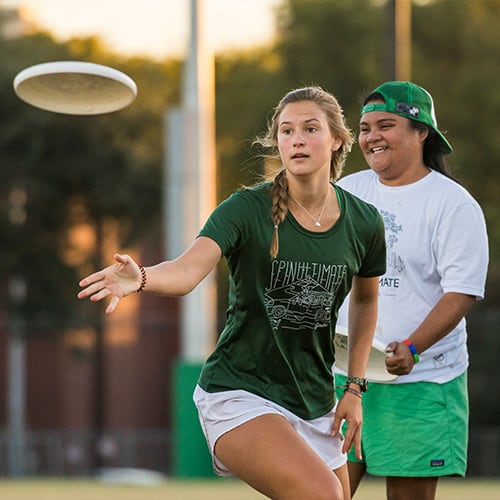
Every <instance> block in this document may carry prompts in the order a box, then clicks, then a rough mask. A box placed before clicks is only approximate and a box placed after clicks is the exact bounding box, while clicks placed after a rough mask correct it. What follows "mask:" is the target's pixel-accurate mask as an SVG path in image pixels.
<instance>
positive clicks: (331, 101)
mask: <svg viewBox="0 0 500 500" xmlns="http://www.w3.org/2000/svg"><path fill="white" fill-rule="evenodd" d="M301 101H312V102H314V103H316V104H317V105H318V106H319V107H320V108H321V109H322V111H323V112H324V113H325V115H326V117H327V121H328V125H329V127H330V131H331V133H332V136H333V137H336V138H339V139H340V140H341V145H340V147H339V148H338V149H337V150H336V151H333V152H332V158H331V161H330V179H331V180H332V181H333V182H334V181H336V180H337V179H338V178H339V177H340V174H341V173H342V169H343V167H344V163H345V159H346V157H347V154H348V153H349V152H350V151H351V148H352V145H353V143H354V135H353V133H352V131H351V130H350V129H349V127H348V126H347V123H346V121H345V117H344V112H343V110H342V108H341V107H340V104H339V102H338V101H337V99H336V97H335V96H334V95H332V94H330V93H329V92H326V91H325V90H323V89H322V88H321V87H317V86H311V87H304V88H300V89H295V90H292V91H290V92H288V94H286V95H285V96H284V97H283V98H282V99H281V101H280V102H279V104H278V106H276V108H275V109H274V113H273V116H272V118H271V120H270V121H269V123H268V127H267V131H266V133H265V134H264V135H263V136H261V137H258V138H257V139H256V140H255V141H254V143H256V144H260V145H261V146H263V147H265V148H272V149H273V150H274V155H273V156H271V157H272V158H274V159H278V158H279V153H278V124H279V117H280V115H281V113H282V112H283V109H284V108H285V106H286V105H287V104H290V103H294V102H301ZM265 180H267V181H273V186H272V210H271V217H272V221H273V225H274V231H273V238H272V241H271V248H270V254H271V257H272V258H276V257H277V255H278V252H279V235H278V227H279V225H280V224H281V223H282V222H283V221H284V220H285V217H286V214H287V212H288V181H287V178H286V170H285V168H284V167H283V166H282V165H281V166H280V167H278V169H277V171H276V170H275V171H274V172H270V173H267V174H266V175H265Z"/></svg>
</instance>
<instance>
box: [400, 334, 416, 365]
mask: <svg viewBox="0 0 500 500" xmlns="http://www.w3.org/2000/svg"><path fill="white" fill-rule="evenodd" d="M403 344H406V345H407V346H408V348H409V349H410V352H411V355H412V356H413V361H414V362H415V363H418V362H419V361H420V356H419V355H418V352H417V348H416V347H415V346H414V345H413V344H412V343H411V342H410V341H409V340H408V339H406V340H403Z"/></svg>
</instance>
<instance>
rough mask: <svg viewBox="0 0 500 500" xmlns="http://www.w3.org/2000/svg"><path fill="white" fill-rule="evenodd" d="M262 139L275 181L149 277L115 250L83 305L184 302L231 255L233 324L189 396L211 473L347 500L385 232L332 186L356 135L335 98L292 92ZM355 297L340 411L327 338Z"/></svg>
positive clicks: (88, 284)
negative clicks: (152, 299) (144, 295)
mask: <svg viewBox="0 0 500 500" xmlns="http://www.w3.org/2000/svg"><path fill="white" fill-rule="evenodd" d="M256 142H257V143H259V144H261V145H263V146H265V147H269V148H274V149H275V151H274V152H275V153H276V157H277V158H278V159H279V160H280V167H279V169H278V171H277V172H276V173H275V175H274V178H273V179H272V180H265V181H262V182H259V183H258V184H256V185H253V186H251V187H246V188H242V189H239V190H237V191H236V192H235V193H233V194H232V195H231V196H230V197H229V198H228V199H226V200H225V201H223V202H222V203H221V204H220V205H219V206H218V207H217V208H216V209H215V210H214V211H213V213H212V214H211V216H210V217H209V219H208V221H207V222H206V224H205V226H204V227H203V228H202V229H201V231H200V232H199V234H198V236H197V238H196V239H195V241H194V242H193V243H192V244H191V246H190V247H189V248H188V249H187V251H186V252H185V253H183V254H182V255H181V256H180V257H179V258H177V259H176V260H173V261H167V262H162V263H159V264H157V265H154V266H151V267H146V268H144V267H143V266H141V265H139V264H137V263H136V262H135V261H134V260H133V259H132V258H131V257H130V256H128V255H122V254H116V255H115V256H114V258H115V260H116V264H114V265H112V266H110V267H107V268H106V269H103V270H101V271H99V272H96V273H94V274H92V275H90V276H88V277H87V278H85V279H83V280H82V281H81V282H80V286H82V287H83V290H82V291H81V292H80V293H79V298H85V297H90V300H92V301H98V300H102V299H110V302H109V305H108V306H107V309H106V312H107V313H111V312H112V311H113V310H114V309H115V308H116V306H117V304H118V302H119V301H120V300H121V299H122V298H124V297H126V296H127V295H129V294H132V293H134V292H136V291H139V290H144V291H146V292H151V293H154V294H156V295H164V296H173V295H175V296H177V295H185V294H187V293H189V292H191V291H192V290H193V289H194V288H195V287H196V286H197V285H198V284H199V283H200V282H201V281H202V280H203V278H204V277H205V276H207V274H208V273H209V272H210V271H211V270H212V269H214V267H215V266H216V264H217V263H218V262H219V260H220V259H221V258H223V257H224V258H225V259H226V260H227V263H228V267H229V272H230V276H229V283H230V290H229V307H228V311H227V321H226V325H225V327H224V329H223V331H222V332H221V334H220V337H219V340H218V342H217V346H216V348H215V350H214V351H213V353H212V354H211V355H210V356H209V357H208V359H207V361H206V363H205V365H204V367H203V370H202V373H201V375H200V378H199V381H198V385H197V387H196V389H195V393H194V400H195V404H196V406H197V408H198V411H199V416H200V422H201V425H202V428H203V431H204V433H205V436H206V438H207V443H208V446H209V448H210V451H211V453H212V456H213V464H214V469H215V471H216V472H217V473H218V474H219V475H231V474H232V475H235V476H238V477H239V478H241V479H242V480H243V481H245V482H246V483H248V484H249V485H250V486H251V487H253V488H255V489H256V490H257V491H259V492H261V493H262V494H264V495H265V496H267V497H269V498H273V499H297V500H299V499H300V500H309V499H314V500H322V499H325V500H326V499H328V500H347V499H349V498H350V497H351V495H350V491H349V479H348V475H347V465H346V453H347V451H348V450H350V449H351V447H353V446H354V449H355V450H356V453H357V455H358V456H360V453H361V450H360V439H361V419H362V417H361V414H362V412H361V387H360V384H358V382H361V379H362V378H363V377H364V374H365V367H366V363H367V358H368V354H369V350H370V346H371V343H372V337H373V331H374V328H375V322H376V310H377V296H378V277H379V276H380V275H382V274H383V273H384V272H385V262H386V259H385V238H384V228H383V222H382V219H381V217H380V215H379V214H378V212H377V210H376V209H375V208H374V207H373V206H371V205H369V204H367V203H365V202H363V201H361V200H360V199H358V198H356V197H355V196H353V195H351V194H349V193H347V192H346V191H344V190H343V189H341V188H339V187H338V186H336V185H335V180H336V179H337V178H338V177H339V176H340V173H341V170H342V167H343V163H344V161H345V157H346V154H347V153H348V152H349V151H350V148H351V145H352V142H353V136H352V134H351V131H350V130H349V129H348V127H347V125H346V123H345V120H344V116H343V112H342V109H341V108H340V106H339V104H338V102H337V100H336V99H335V97H334V96H332V95H331V94H330V93H328V92H325V91H324V90H322V89H321V88H319V87H306V88H302V89H297V90H293V91H291V92H289V93H288V94H287V95H285V96H284V97H283V99H282V100H281V101H280V103H279V104H278V106H277V107H276V109H275V112H274V115H273V117H272V119H271V121H270V123H269V126H268V130H267V133H266V134H265V135H264V136H262V137H259V138H258V139H257V141H256ZM349 291H350V292H351V301H350V303H351V306H350V323H349V328H350V331H349V336H350V353H349V356H350V358H349V361H350V363H349V367H350V368H349V370H350V373H349V374H348V375H349V378H348V379H347V383H346V385H345V391H344V392H343V393H342V396H341V397H340V399H339V400H338V401H336V399H335V387H334V385H335V384H334V378H333V372H332V365H333V363H334V361H335V352H334V347H333V334H334V331H335V323H336V318H337V310H338V308H339V307H340V305H341V304H342V302H343V300H344V298H345V296H346V295H347V293H348V292H349ZM343 421H345V422H346V423H347V431H346V433H345V436H343V435H342V433H341V430H340V428H341V424H342V422H343ZM332 471H333V473H332Z"/></svg>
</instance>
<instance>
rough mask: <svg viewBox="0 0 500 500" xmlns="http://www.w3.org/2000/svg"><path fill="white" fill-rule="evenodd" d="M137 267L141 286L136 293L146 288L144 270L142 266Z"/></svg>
mask: <svg viewBox="0 0 500 500" xmlns="http://www.w3.org/2000/svg"><path fill="white" fill-rule="evenodd" d="M138 266H139V271H141V286H140V287H139V288H138V289H137V290H136V292H137V293H139V292H142V291H143V290H144V287H145V286H146V281H147V277H146V269H144V266H143V265H142V264H138Z"/></svg>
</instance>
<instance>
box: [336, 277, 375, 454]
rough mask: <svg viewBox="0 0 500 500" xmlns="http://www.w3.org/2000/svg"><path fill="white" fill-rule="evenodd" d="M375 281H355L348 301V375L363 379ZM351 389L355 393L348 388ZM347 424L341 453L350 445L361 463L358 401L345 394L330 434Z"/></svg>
mask: <svg viewBox="0 0 500 500" xmlns="http://www.w3.org/2000/svg"><path fill="white" fill-rule="evenodd" d="M377 306H378V277H374V278H359V277H355V278H354V280H353V285H352V289H351V295H350V300H349V362H348V370H349V373H348V374H349V375H351V376H353V377H359V378H363V377H364V376H365V371H366V365H367V363H368V357H369V356H370V349H371V346H372V342H373V333H374V331H375V325H376V322H377ZM352 385H353V388H354V389H359V387H357V386H356V384H352ZM344 419H345V420H346V421H347V432H346V436H345V441H344V445H343V448H342V451H343V452H344V453H347V451H349V450H350V449H351V447H352V446H353V445H354V449H355V451H356V456H357V457H358V458H359V459H361V424H362V413H361V398H360V397H358V396H356V395H355V394H352V393H350V392H346V393H345V394H344V396H343V397H342V398H341V400H340V401H339V404H338V407H337V411H336V413H335V420H334V423H333V428H332V431H333V434H336V433H337V432H338V430H339V429H340V425H341V423H342V420H344Z"/></svg>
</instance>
